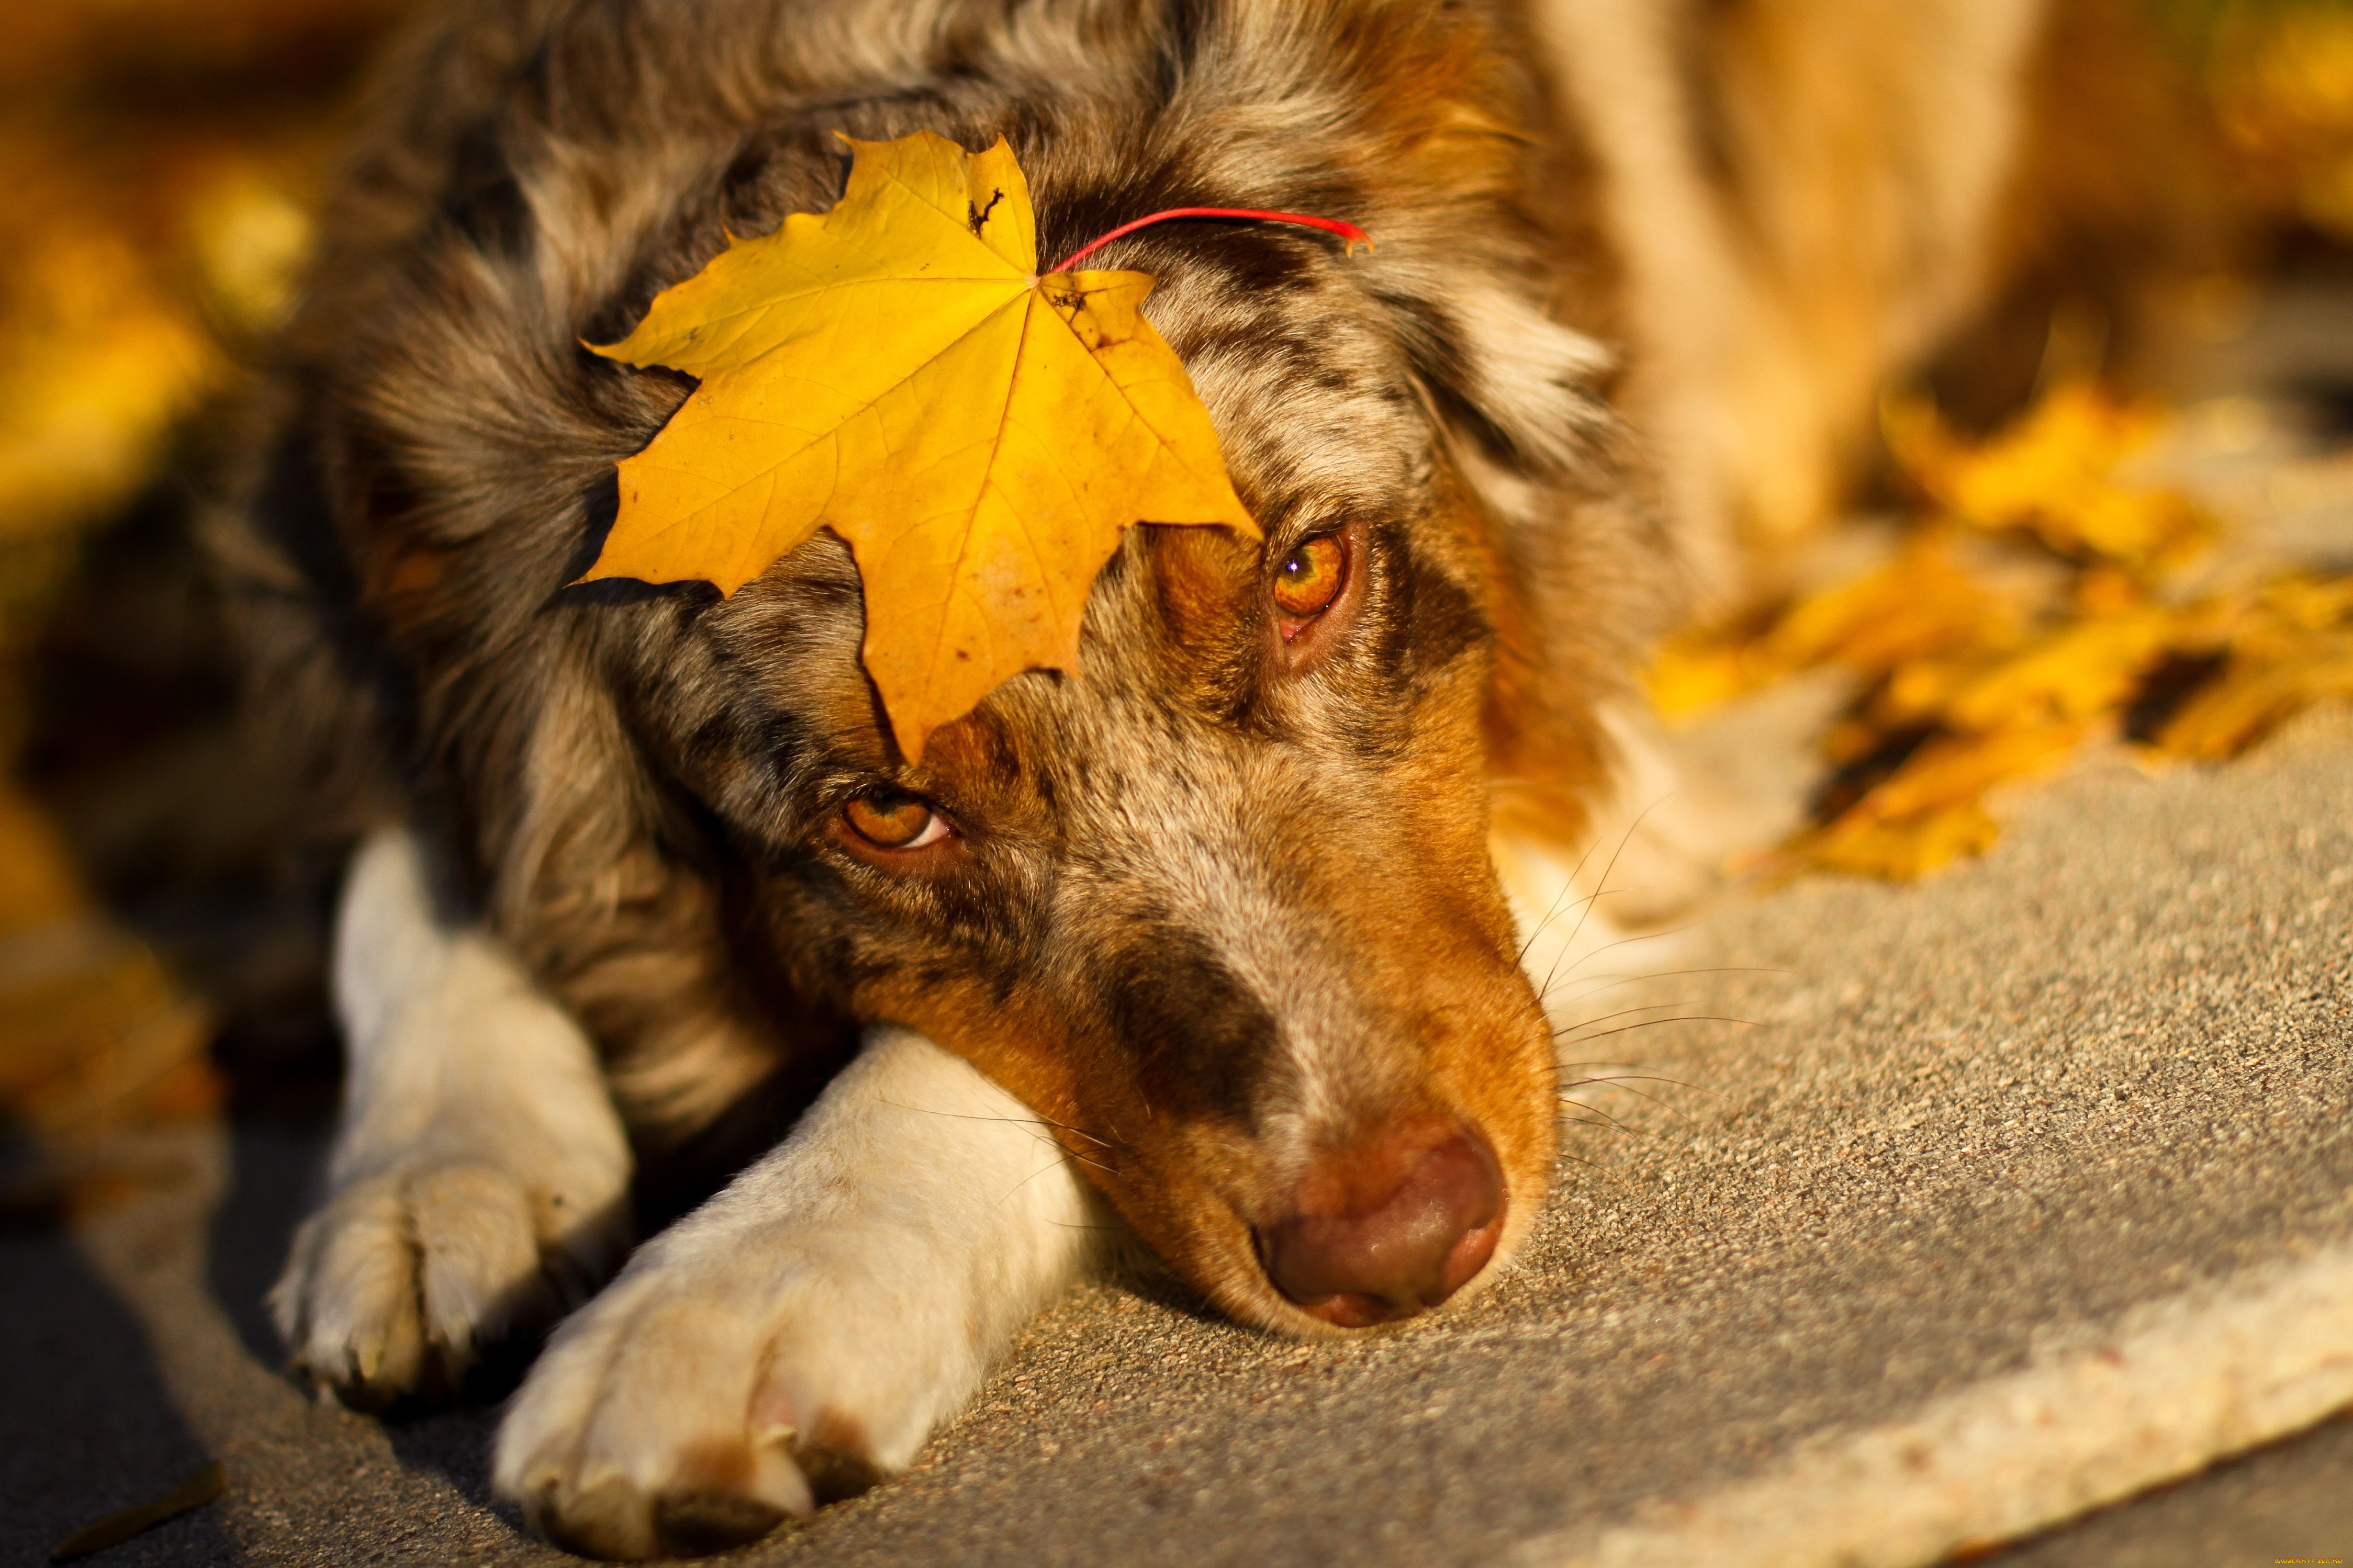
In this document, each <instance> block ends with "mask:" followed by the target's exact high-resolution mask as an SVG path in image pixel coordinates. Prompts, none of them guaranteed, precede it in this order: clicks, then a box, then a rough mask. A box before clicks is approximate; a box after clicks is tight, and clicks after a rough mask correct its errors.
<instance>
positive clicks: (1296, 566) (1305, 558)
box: [1274, 533, 1348, 621]
mask: <svg viewBox="0 0 2353 1568" xmlns="http://www.w3.org/2000/svg"><path fill="white" fill-rule="evenodd" d="M1347 580H1348V547H1347V545H1345V543H1343V542H1341V540H1340V537H1339V535H1337V534H1333V533H1326V534H1321V535H1318V536H1317V537H1316V538H1314V539H1310V540H1305V541H1303V542H1301V544H1300V545H1299V547H1298V548H1297V549H1295V550H1293V552H1291V553H1290V554H1288V555H1286V556H1284V557H1283V558H1282V563H1281V564H1280V565H1278V566H1276V567H1275V569H1274V607H1275V608H1276V609H1278V610H1281V611H1282V613H1283V614H1284V615H1286V616H1291V617H1293V619H1294V620H1302V621H1304V620H1310V619H1313V618H1314V616H1320V615H1322V614H1323V613H1324V611H1325V610H1327V609H1329V608H1331V606H1332V601H1333V600H1335V599H1336V598H1338V597H1339V596H1340V586H1341V584H1344V583H1345V582H1346V581H1347Z"/></svg>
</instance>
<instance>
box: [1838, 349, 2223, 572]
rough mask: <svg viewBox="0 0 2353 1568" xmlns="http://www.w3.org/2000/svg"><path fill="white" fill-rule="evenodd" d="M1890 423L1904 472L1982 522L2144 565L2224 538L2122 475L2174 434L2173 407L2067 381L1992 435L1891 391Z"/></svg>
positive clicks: (2184, 503)
mask: <svg viewBox="0 0 2353 1568" xmlns="http://www.w3.org/2000/svg"><path fill="white" fill-rule="evenodd" d="M1882 425H1883V429H1884V431H1885V434H1886V437H1887V444H1888V447H1889V449H1890V450H1891V451H1893V452H1894V454H1895V458H1896V460H1897V461H1898V462H1900V463H1901V464H1903V466H1904V468H1905V471H1906V472H1907V473H1909V474H1910V475H1911V476H1912V478H1913V479H1915V481H1916V482H1917V483H1918V484H1919V485H1920V487H1921V488H1922V489H1925V490H1926V491H1927V493H1928V494H1929V496H1930V497H1932V498H1933V499H1934V500H1936V503H1937V504H1938V505H1939V506H1941V507H1943V508H1944V509H1945V510H1947V511H1948V512H1950V513H1951V514H1952V515H1953V516H1954V517H1955V518H1957V519H1958V520H1960V521H1963V522H1966V523H1968V524H1970V525H1971V526H1973V527H1976V528H1980V529H1984V530H1986V531H1990V532H2003V531H2018V532H2021V533H2025V534H2029V535H2031V536H2032V537H2034V538H2036V539H2038V540H2040V541H2041V542H2042V543H2044V544H2046V545H2048V546H2050V547H2051V548H2052V550H2055V551H2057V552H2060V553H2061V554H2063V555H2066V556H2071V557H2073V558H2076V559H2079V560H2084V561H2094V560H2097V561H2104V562H2107V563H2116V564H2120V565H2124V566H2126V567H2129V568H2132V569H2134V570H2136V571H2154V570H2158V569H2161V568H2165V567H2168V566H2174V565H2179V563H2182V562H2183V561H2185V560H2187V559H2189V557H2190V556H2192V555H2194V554H2196V553H2197V552H2199V551H2200V550H2201V549H2203V548H2204V547H2205V545H2206V544H2207V543H2208V542H2210V541H2211V538H2212V536H2213V521H2212V520H2211V518H2209V517H2208V516H2207V515H2206V514H2205V513H2204V512H2203V511H2202V510H2200V509H2199V508H2198V507H2196V506H2194V505H2192V504H2191V503H2190V502H2189V500H2186V499H2184V498H2183V497H2182V496H2180V495H2179V494H2177V493H2176V492H2174V491H2172V490H2168V489H2161V488H2158V487H2155V486H2147V485H2137V484H2134V483H2131V482H2129V481H2128V480H2127V479H2125V478H2124V477H2123V476H2122V475H2121V473H2120V472H2119V470H2121V469H2122V468H2124V466H2125V464H2126V461H2127V460H2128V459H2130V458H2132V457H2134V456H2135V455H2136V454H2137V453H2139V452H2140V451H2141V450H2142V449H2144V448H2145V447H2147V446H2149V444H2150V443H2151V442H2153V441H2154V440H2156V438H2157V437H2158V435H2159V434H2160V433H2161V432H2162V431H2163V429H2164V426H2165V416H2164V415H2163V414H2162V412H2161V411H2159V410H2158V409H2156V408H2154V407H2151V406H2149V405H2145V404H2132V403H2126V402H2123V401H2121V400H2119V399H2117V398H2116V397H2113V396H2110V395H2108V394H2106V393H2105V392H2104V391H2103V390H2102V389H2101V388H2099V387H2098V386H2096V385H2094V384H2091V383H2089V382H2084V381H2069V382H2063V383H2062V384H2059V385H2058V386H2056V387H2054V388H2053V389H2052V391H2051V392H2050V393H2049V394H2048V395H2045V396H2044V397H2043V398H2042V400H2041V401H2040V402H2039V403H2037V404H2036V405H2034V407H2033V408H2032V409H2031V410H2029V411H2028V413H2027V415H2026V416H2024V417H2023V418H2021V419H2020V420H2019V421H2018V422H2017V423H2016V424H2014V425H2012V426H2010V428H2008V429H2006V430H2004V431H2002V432H2001V433H2000V434H1999V435H1997V436H1996V437H1993V438H1992V439H1991V440H1989V441H1984V442H1979V443H1970V442H1967V441H1964V440H1962V439H1960V438H1959V437H1957V436H1955V435H1954V434H1953V433H1952V432H1951V431H1950V430H1949V429H1947V427H1946V426H1945V422H1944V420H1943V418H1942V417H1941V416H1939V415H1938V414H1937V412H1936V405H1934V404H1932V403H1929V402H1928V401H1926V399H1925V398H1894V399H1891V400H1890V401H1889V403H1888V405H1887V407H1886V410H1885V413H1884V416H1883V420H1882Z"/></svg>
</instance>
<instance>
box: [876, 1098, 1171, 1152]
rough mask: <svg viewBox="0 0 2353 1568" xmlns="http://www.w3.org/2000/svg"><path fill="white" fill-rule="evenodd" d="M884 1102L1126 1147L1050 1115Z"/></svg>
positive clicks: (1109, 1146) (1110, 1146) (926, 1112)
mask: <svg viewBox="0 0 2353 1568" xmlns="http://www.w3.org/2000/svg"><path fill="white" fill-rule="evenodd" d="M882 1103H884V1104H886V1105H891V1106H893V1107H895V1108H896V1109H898V1110H913V1111H917V1112H920V1113H921V1114H923V1115H925V1116H952V1117H955V1119H956V1120H957V1121H1002V1122H1004V1123H1005V1124H1006V1125H1008V1126H1009V1127H1044V1128H1052V1129H1056V1130H1058V1131H1063V1132H1068V1133H1070V1134H1071V1135H1072V1136H1074V1137H1079V1138H1083V1139H1085V1140H1086V1141H1087V1142H1090V1143H1092V1144H1094V1145H1096V1146H1097V1147H1098V1148H1103V1149H1122V1148H1124V1147H1126V1145H1125V1144H1123V1143H1115V1142H1113V1141H1112V1140H1110V1139H1108V1138H1099V1137H1097V1136H1095V1134H1093V1133H1092V1132H1090V1131H1087V1130H1086V1129H1085V1128H1083V1127H1073V1126H1071V1124H1070V1123H1069V1122H1067V1121H1055V1120H1054V1119H1053V1118H1052V1117H1050V1116H1035V1115H1033V1116H1027V1117H1022V1116H985V1115H982V1114H980V1113H979V1112H977V1111H970V1110H934V1109H933V1108H932V1107H930V1106H928V1105H906V1104H902V1103H901V1102H900V1101H897V1100H885V1101H883V1102H882ZM1106 1168H1108V1167H1106Z"/></svg>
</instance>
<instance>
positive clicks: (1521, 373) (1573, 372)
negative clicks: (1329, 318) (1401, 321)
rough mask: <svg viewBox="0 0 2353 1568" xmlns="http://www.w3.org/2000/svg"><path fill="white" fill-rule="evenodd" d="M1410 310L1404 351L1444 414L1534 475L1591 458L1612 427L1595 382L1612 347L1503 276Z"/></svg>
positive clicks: (1606, 369)
mask: <svg viewBox="0 0 2353 1568" xmlns="http://www.w3.org/2000/svg"><path fill="white" fill-rule="evenodd" d="M1411 314H1412V316H1413V317H1415V318H1417V320H1416V321H1415V322H1414V330H1411V331H1409V332H1408V333H1407V335H1406V352H1407V354H1408V356H1409V359H1410V361H1411V363H1412V365H1413V368H1414V372H1415V374H1416V375H1417V377H1418V378H1419V380H1420V381H1421V383H1422V384H1423V386H1424V388H1425V389H1426V390H1427V391H1428V393H1429V395H1430V400H1431V402H1432V404H1433V405H1435V408H1436V410H1437V413H1438V415H1439V417H1440V419H1442V420H1444V421H1445V422H1446V423H1447V424H1448V425H1450V426H1453V427H1455V429H1456V430H1457V431H1458V433H1460V434H1461V435H1463V436H1467V437H1471V438H1472V439H1473V440H1474V441H1476V442H1477V443H1478V445H1479V446H1481V447H1483V448H1485V450H1486V451H1487V453H1488V455H1489V456H1491V457H1493V458H1497V459H1499V460H1501V461H1503V462H1504V463H1506V464H1508V465H1509V466H1510V467H1512V468H1515V469H1517V470H1519V471H1521V472H1523V473H1525V474H1527V475H1530V476H1531V477H1534V476H1538V475H1544V476H1553V475H1560V474H1564V473H1568V472H1572V471H1574V470H1576V469H1577V468H1582V467H1585V466H1586V465H1587V464H1588V463H1589V462H1591V461H1592V460H1593V458H1594V456H1595V452H1596V447H1597V445H1598V444H1599V443H1600V442H1601V441H1602V440H1603V438H1604V437H1605V436H1606V433H1607V432H1608V431H1609V429H1610V427H1611V419H1610V416H1609V411H1608V409H1607V407H1606V405H1604V404H1603V402H1602V399H1601V396H1600V395H1599V392H1598V391H1597V390H1596V388H1597V386H1598V384H1599V382H1600V381H1601V379H1602V378H1603V377H1604V376H1606V375H1607V374H1609V371H1610V370H1611V368H1612V364H1613V362H1612V357H1611V355H1610V353H1609V350H1608V349H1606V348H1604V347H1603V346H1602V345H1601V344H1600V343H1599V342H1595V341H1594V340H1593V339H1591V338H1589V337H1587V336H1586V335H1585V334H1583V333H1582V332H1577V331H1572V330H1571V329H1569V328H1567V327H1565V326H1563V325H1561V324H1560V323H1559V322H1558V321H1554V320H1553V319H1552V318H1551V317H1550V316H1548V315H1546V313H1545V312H1544V310H1542V309H1541V308H1540V307H1539V306H1538V305H1537V304H1536V302H1535V300H1530V299H1528V298H1526V297H1525V295H1523V294H1521V293H1519V292H1517V291H1515V290H1514V289H1511V288H1509V287H1507V286H1504V285H1500V284H1495V283H1478V282H1474V281H1472V280H1470V279H1464V280H1463V283H1462V286H1461V287H1459V288H1457V289H1452V290H1451V291H1450V292H1449V293H1448V295H1447V297H1446V299H1445V301H1444V303H1443V304H1442V305H1440V306H1433V307H1426V308H1424V309H1423V310H1416V311H1413V312H1411Z"/></svg>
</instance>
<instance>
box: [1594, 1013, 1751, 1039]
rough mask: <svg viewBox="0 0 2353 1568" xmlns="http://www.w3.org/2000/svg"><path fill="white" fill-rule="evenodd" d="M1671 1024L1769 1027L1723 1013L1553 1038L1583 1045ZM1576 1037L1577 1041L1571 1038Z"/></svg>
mask: <svg viewBox="0 0 2353 1568" xmlns="http://www.w3.org/2000/svg"><path fill="white" fill-rule="evenodd" d="M1669 1024H1737V1025H1739V1026H1741V1027H1742V1028H1744V1029H1762V1028H1765V1027H1767V1026H1766V1025H1764V1024H1760V1023H1758V1022H1757V1021H1756V1020H1755V1019H1754V1018H1735V1017H1731V1016H1727V1015H1725V1014H1722V1013H1685V1014H1683V1015H1682V1016H1679V1017H1673V1018H1646V1019H1644V1020H1643V1021H1642V1022H1641V1023H1639V1024H1620V1025H1619V1026H1617V1027H1616V1028H1614V1029H1596V1030H1594V1031H1593V1032H1592V1033H1591V1034H1589V1035H1577V1029H1578V1028H1581V1027H1583V1026H1582V1025H1578V1026H1572V1027H1570V1028H1567V1029H1563V1030H1561V1031H1560V1032H1559V1033H1558V1034H1556V1035H1555V1036H1554V1038H1555V1039H1556V1040H1559V1041H1561V1042H1562V1043H1563V1044H1566V1045H1582V1044H1584V1043H1585V1042H1586V1041H1588V1040H1606V1039H1608V1038H1609V1037H1610V1036H1612V1035H1630V1034H1632V1033H1633V1032H1634V1031H1635V1030H1637V1029H1661V1028H1664V1027H1665V1026H1667V1025H1669ZM1572 1035H1576V1036H1577V1037H1576V1038H1575V1039H1570V1038H1569V1037H1570V1036H1572Z"/></svg>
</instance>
